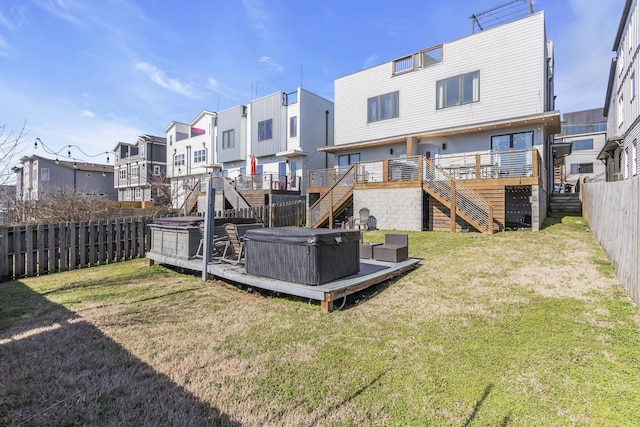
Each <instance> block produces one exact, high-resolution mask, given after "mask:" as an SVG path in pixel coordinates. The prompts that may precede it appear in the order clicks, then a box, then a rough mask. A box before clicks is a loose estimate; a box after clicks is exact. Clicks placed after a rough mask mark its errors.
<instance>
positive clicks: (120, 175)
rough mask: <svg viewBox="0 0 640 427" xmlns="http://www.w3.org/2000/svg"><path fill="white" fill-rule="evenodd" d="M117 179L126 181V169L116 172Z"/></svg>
mask: <svg viewBox="0 0 640 427" xmlns="http://www.w3.org/2000/svg"><path fill="white" fill-rule="evenodd" d="M118 179H127V169H126V168H120V170H119V171H118Z"/></svg>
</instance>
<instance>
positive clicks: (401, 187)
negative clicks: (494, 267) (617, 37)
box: [307, 11, 560, 232]
mask: <svg viewBox="0 0 640 427" xmlns="http://www.w3.org/2000/svg"><path fill="white" fill-rule="evenodd" d="M484 16H489V13H487V14H486V15H485V14H483V13H481V14H476V15H473V18H474V23H475V22H479V21H478V20H481V19H483V18H484ZM478 27H479V28H484V30H482V31H479V32H477V33H474V34H471V35H469V36H467V37H463V38H460V39H458V40H454V41H451V42H447V43H443V44H440V45H436V46H433V47H430V48H427V49H424V50H421V51H419V52H415V53H411V54H408V55H406V56H403V57H400V58H398V59H396V60H393V61H389V62H386V63H384V64H381V65H378V66H374V67H371V68H368V69H365V70H362V71H357V72H354V73H352V74H349V75H346V76H344V77H340V78H338V79H336V80H335V116H336V120H335V145H334V146H329V147H327V148H321V149H320V150H321V151H324V152H327V153H332V154H335V156H336V162H335V164H334V166H335V169H334V170H333V171H314V172H312V174H311V178H310V180H311V183H310V184H309V188H308V189H307V193H308V199H309V201H308V203H309V205H310V210H309V214H308V221H307V223H308V225H309V226H313V227H319V226H320V227H322V226H329V227H333V226H336V225H338V224H339V223H340V222H341V221H343V220H346V219H347V218H348V217H349V216H351V215H354V214H355V216H357V215H358V212H359V211H360V209H362V208H365V207H366V208H368V209H369V210H370V214H371V215H372V216H373V217H375V220H376V221H375V222H376V225H377V227H379V228H382V229H404V230H452V231H453V230H467V229H468V230H480V231H483V232H493V231H496V230H502V229H505V228H516V227H517V228H521V227H527V228H532V229H534V230H538V229H539V228H540V226H541V224H542V222H543V220H544V219H545V217H546V214H547V200H548V194H549V193H550V192H551V189H552V183H553V176H552V168H551V167H550V166H547V165H548V164H549V165H550V164H551V163H550V162H551V157H552V152H551V142H552V141H553V134H555V133H558V132H559V131H560V113H559V112H557V111H553V110H554V92H553V78H554V76H553V61H554V58H553V46H552V43H551V41H548V40H547V39H546V32H545V17H544V13H543V12H538V13H531V12H530V11H527V12H525V13H524V17H521V18H519V19H517V20H514V21H512V22H509V23H506V24H502V25H497V26H493V27H491V28H487V26H485V25H478ZM345 171H346V174H345ZM331 174H333V175H335V178H334V177H332V176H331ZM330 200H331V201H330ZM372 225H373V221H372Z"/></svg>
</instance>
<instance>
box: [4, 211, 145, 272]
mask: <svg viewBox="0 0 640 427" xmlns="http://www.w3.org/2000/svg"><path fill="white" fill-rule="evenodd" d="M148 222H149V218H148V217H138V218H121V219H110V220H99V221H89V222H63V223H60V224H40V225H26V226H15V227H2V228H0V282H1V281H5V280H12V279H19V278H23V277H31V276H38V275H42V274H49V273H56V272H59V271H67V270H75V269H77V268H85V267H92V266H96V265H102V264H110V263H113V262H119V261H124V260H128V259H132V258H138V257H144V256H145V254H146V251H147V249H148V248H149V241H150V237H149V229H148V228H147V226H146V225H147V223H148Z"/></svg>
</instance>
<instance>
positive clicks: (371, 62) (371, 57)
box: [362, 55, 378, 69]
mask: <svg viewBox="0 0 640 427" xmlns="http://www.w3.org/2000/svg"><path fill="white" fill-rule="evenodd" d="M377 61H378V55H369V57H368V58H367V59H366V60H365V61H364V64H362V69H365V68H369V67H373V66H374V65H376V64H377Z"/></svg>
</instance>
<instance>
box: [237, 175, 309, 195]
mask: <svg viewBox="0 0 640 427" xmlns="http://www.w3.org/2000/svg"><path fill="white" fill-rule="evenodd" d="M235 188H236V190H240V191H243V190H286V191H300V177H299V176H291V175H279V174H271V173H261V174H256V175H247V176H239V177H237V178H236V179H235Z"/></svg>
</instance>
